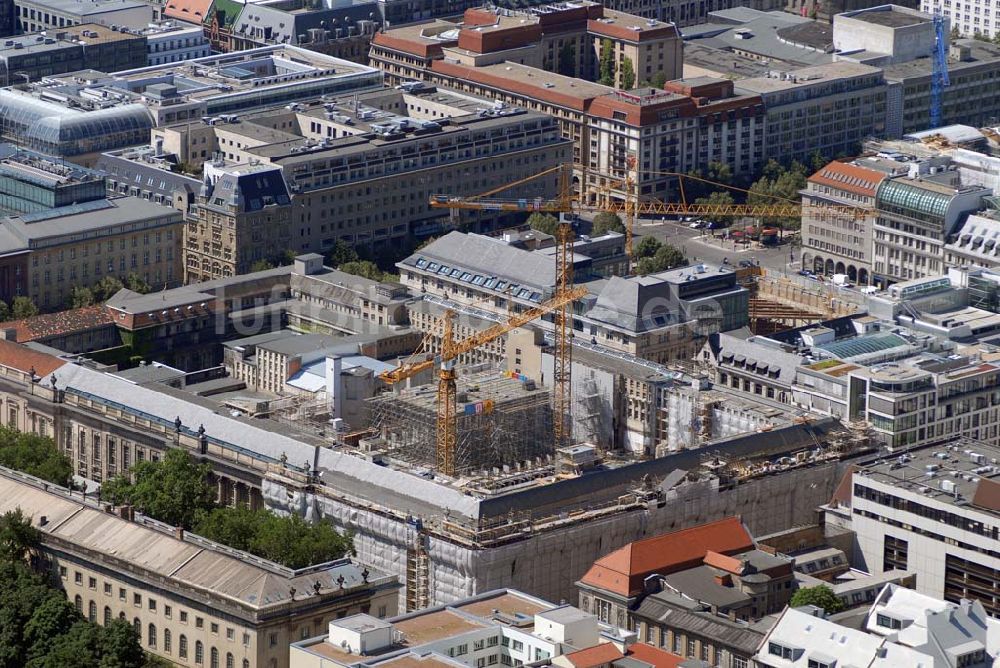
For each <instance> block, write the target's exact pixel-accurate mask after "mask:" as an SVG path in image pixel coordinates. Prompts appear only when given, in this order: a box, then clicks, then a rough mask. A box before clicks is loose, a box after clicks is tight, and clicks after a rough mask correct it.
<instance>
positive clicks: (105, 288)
mask: <svg viewBox="0 0 1000 668" xmlns="http://www.w3.org/2000/svg"><path fill="white" fill-rule="evenodd" d="M124 287H125V285H124V284H123V283H122V282H121V281H120V280H118V278H117V277H115V276H105V277H104V278H102V279H101V280H99V281H97V283H94V287H93V291H94V299H96V300H97V301H99V302H106V301H108V300H109V299H111V298H112V297H114V296H115V293H116V292H118V291H119V290H121V289H122V288H124Z"/></svg>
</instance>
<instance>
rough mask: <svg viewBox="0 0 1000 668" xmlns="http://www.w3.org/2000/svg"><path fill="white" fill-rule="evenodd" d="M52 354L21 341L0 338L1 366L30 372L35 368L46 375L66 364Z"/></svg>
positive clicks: (42, 374)
mask: <svg viewBox="0 0 1000 668" xmlns="http://www.w3.org/2000/svg"><path fill="white" fill-rule="evenodd" d="M65 363H66V362H64V361H63V360H61V359H59V358H58V357H53V356H52V355H46V354H45V353H40V352H38V351H36V350H32V349H31V348H26V347H25V346H22V345H21V344H20V343H14V342H13V341H5V340H3V339H0V366H5V367H7V368H8V369H17V370H18V371H21V372H22V373H28V372H29V371H31V369H32V368H33V369H34V370H35V374H37V375H38V376H39V377H45V376H47V375H49V374H50V373H52V372H53V371H55V370H56V369H58V368H59V367H61V366H62V365H63V364H65Z"/></svg>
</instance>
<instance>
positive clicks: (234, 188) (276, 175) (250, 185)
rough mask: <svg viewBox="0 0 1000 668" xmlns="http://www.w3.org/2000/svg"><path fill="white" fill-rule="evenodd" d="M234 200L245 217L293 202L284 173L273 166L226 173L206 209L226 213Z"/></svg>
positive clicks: (247, 167)
mask: <svg viewBox="0 0 1000 668" xmlns="http://www.w3.org/2000/svg"><path fill="white" fill-rule="evenodd" d="M220 200H221V201H220ZM234 200H235V201H236V202H237V204H238V209H239V211H241V212H244V213H247V212H251V211H260V210H261V209H263V208H264V207H265V206H267V205H268V204H288V203H290V202H291V198H290V197H289V195H288V186H287V184H285V179H284V177H282V175H281V169H280V168H278V167H274V166H271V165H240V166H237V167H236V168H233V169H231V170H229V171H227V172H225V173H224V174H223V175H222V176H220V177H219V179H218V180H217V181H216V182H215V185H214V186H213V188H212V193H211V195H210V196H209V198H208V201H207V202H206V205H207V206H208V207H209V208H214V207H219V208H223V209H225V208H226V207H228V206H229V205H230V204H231V203H232V202H233V201H234Z"/></svg>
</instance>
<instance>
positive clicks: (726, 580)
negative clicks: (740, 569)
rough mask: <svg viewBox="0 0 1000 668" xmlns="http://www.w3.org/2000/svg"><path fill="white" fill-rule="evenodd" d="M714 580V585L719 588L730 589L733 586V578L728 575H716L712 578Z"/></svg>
mask: <svg viewBox="0 0 1000 668" xmlns="http://www.w3.org/2000/svg"><path fill="white" fill-rule="evenodd" d="M714 580H715V584H717V585H719V586H720V587H732V586H733V578H732V576H731V575H730V574H729V573H723V574H721V575H716V576H715V578H714Z"/></svg>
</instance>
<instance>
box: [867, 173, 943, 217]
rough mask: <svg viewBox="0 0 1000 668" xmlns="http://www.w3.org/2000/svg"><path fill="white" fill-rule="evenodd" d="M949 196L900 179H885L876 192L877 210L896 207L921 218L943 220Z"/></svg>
mask: <svg viewBox="0 0 1000 668" xmlns="http://www.w3.org/2000/svg"><path fill="white" fill-rule="evenodd" d="M951 197H952V196H951V195H948V194H945V193H939V192H934V191H933V190H928V189H926V188H921V187H919V186H917V185H914V184H911V183H907V182H906V181H902V180H900V179H887V180H885V181H883V182H882V185H881V187H879V190H878V197H877V201H878V206H879V208H884V207H886V206H888V207H896V208H900V209H905V210H908V211H914V212H917V213H920V214H921V215H923V216H937V217H939V218H943V217H944V215H945V212H946V211H947V210H948V204H949V203H950V202H951Z"/></svg>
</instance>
